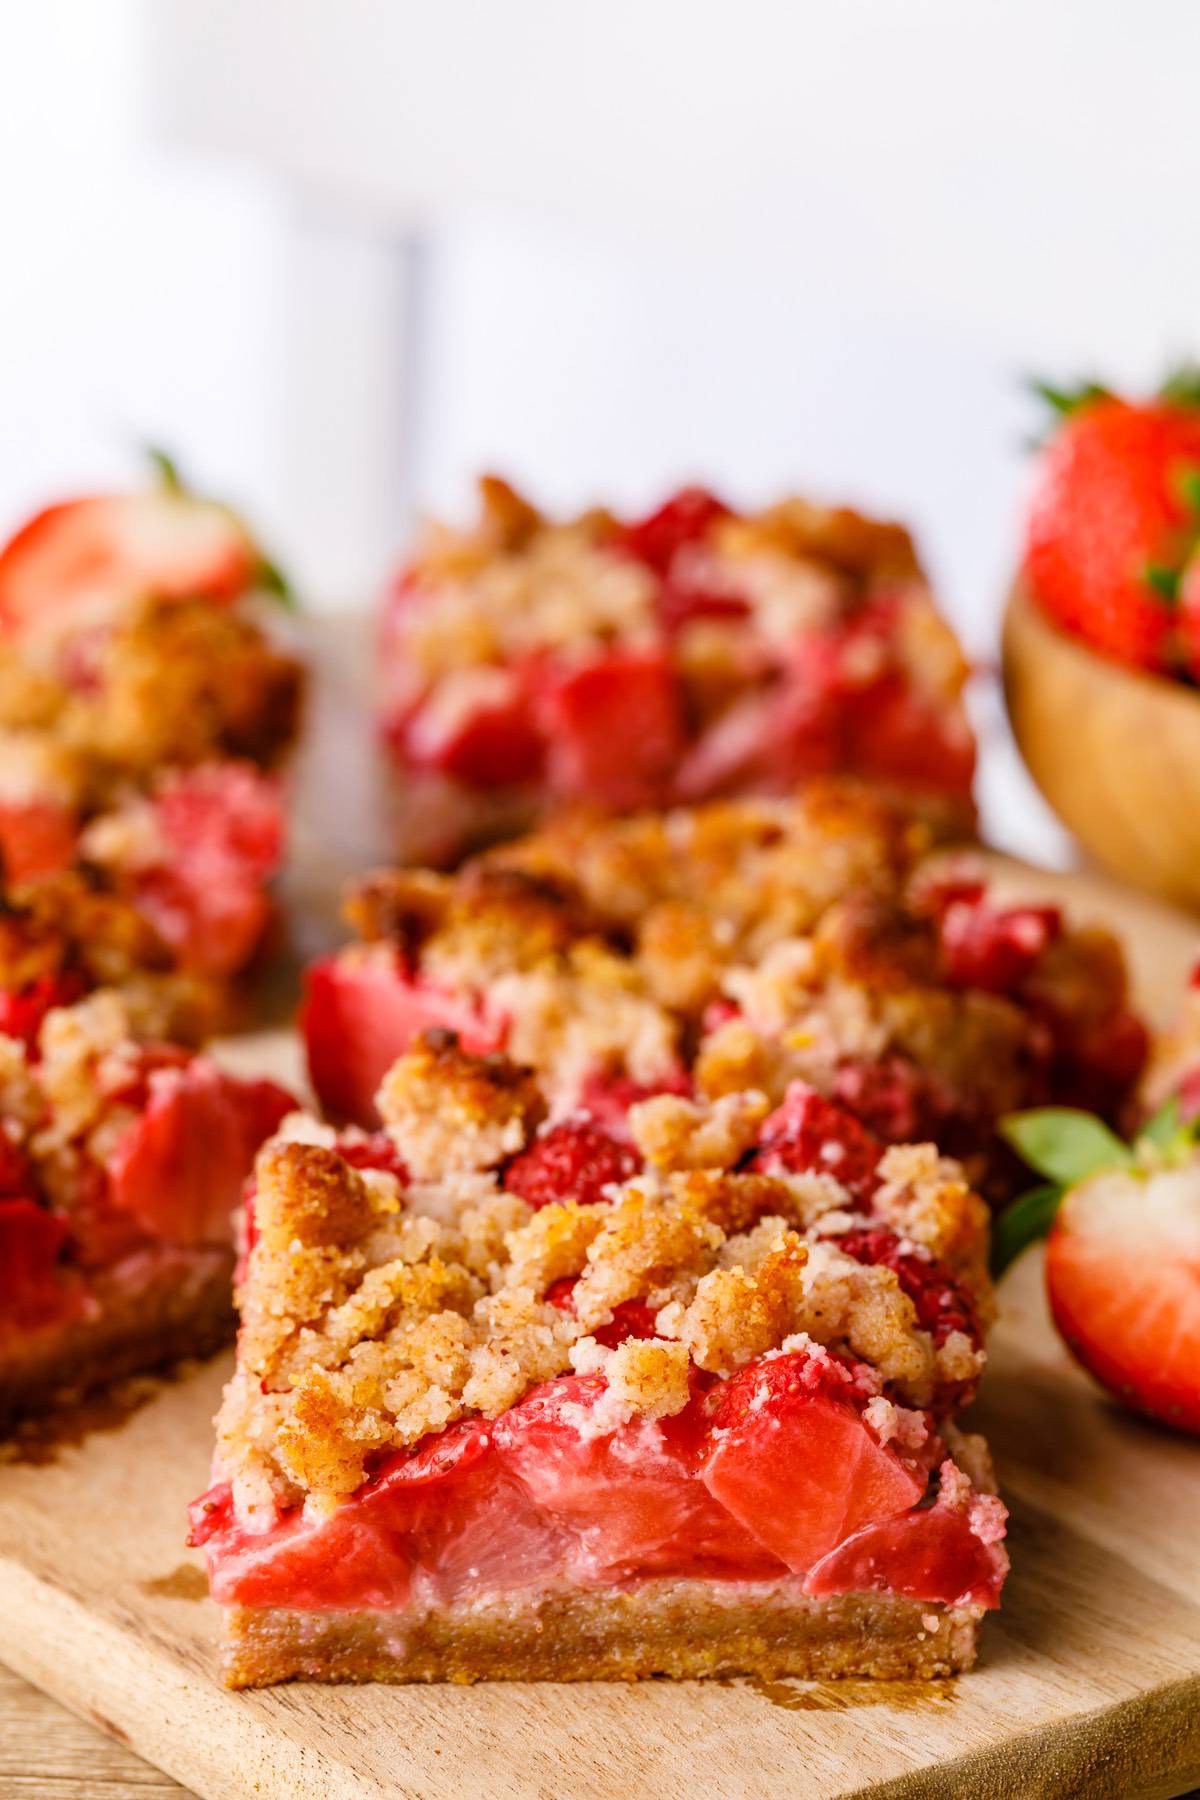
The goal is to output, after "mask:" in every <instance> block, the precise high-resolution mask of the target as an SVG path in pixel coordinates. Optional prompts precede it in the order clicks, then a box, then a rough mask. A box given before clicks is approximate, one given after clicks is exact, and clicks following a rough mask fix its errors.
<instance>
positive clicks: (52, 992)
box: [0, 969, 87, 1051]
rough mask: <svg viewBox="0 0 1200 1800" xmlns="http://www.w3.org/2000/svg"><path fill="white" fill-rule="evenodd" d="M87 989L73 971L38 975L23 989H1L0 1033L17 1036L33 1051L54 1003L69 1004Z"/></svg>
mask: <svg viewBox="0 0 1200 1800" xmlns="http://www.w3.org/2000/svg"><path fill="white" fill-rule="evenodd" d="M86 992H87V983H86V981H85V980H84V979H83V976H82V975H79V974H77V973H76V972H75V971H74V970H70V969H68V970H60V971H59V973H58V974H57V975H39V976H38V978H37V980H36V981H31V982H30V983H29V984H28V986H26V987H23V988H0V1036H4V1037H12V1038H17V1039H19V1041H20V1042H21V1043H23V1044H24V1045H25V1047H26V1049H27V1050H31V1051H32V1050H36V1048H37V1040H38V1033H39V1032H40V1031H41V1029H42V1020H43V1019H44V1018H45V1016H46V1014H47V1013H48V1012H50V1011H51V1010H52V1008H54V1007H56V1006H70V1005H71V1004H72V1002H73V1001H75V1000H79V999H81V998H82V997H83V995H84V994H85V993H86Z"/></svg>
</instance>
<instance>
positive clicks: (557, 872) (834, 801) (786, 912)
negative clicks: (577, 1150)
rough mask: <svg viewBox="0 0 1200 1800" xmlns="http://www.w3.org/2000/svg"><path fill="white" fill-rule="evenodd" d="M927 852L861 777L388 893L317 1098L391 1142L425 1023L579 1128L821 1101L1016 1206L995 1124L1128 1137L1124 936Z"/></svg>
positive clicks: (376, 899) (555, 843)
mask: <svg viewBox="0 0 1200 1800" xmlns="http://www.w3.org/2000/svg"><path fill="white" fill-rule="evenodd" d="M929 848H930V836H929V832H928V830H927V828H926V827H925V825H924V824H923V823H922V822H921V821H919V820H918V819H916V818H915V817H914V816H913V814H912V813H911V812H909V811H906V810H904V809H902V808H898V807H895V806H893V805H890V804H888V803H885V802H883V801H882V800H881V799H880V798H879V797H878V796H876V795H874V794H872V793H870V792H868V791H867V790H865V789H864V788H862V787H861V786H858V785H856V784H854V783H850V782H847V781H844V780H842V781H827V782H826V781H823V782H814V783H812V784H810V785H809V786H808V787H807V788H806V789H805V790H804V791H803V793H802V794H801V795H800V796H799V797H798V798H795V799H792V800H786V801H785V800H779V801H770V800H740V801H718V802H712V803H710V804H708V805H706V806H699V807H695V808H687V809H679V810H677V811H675V812H672V813H667V814H665V815H663V814H646V815H639V816H635V817H632V818H628V819H621V820H597V819H568V820H565V821H560V822H558V823H556V824H551V825H547V826H545V827H543V829H542V830H540V831H538V832H535V833H533V834H532V835H530V836H529V837H528V838H525V839H521V840H518V841H516V842H514V843H512V844H509V845H505V846H504V847H503V848H501V849H498V850H496V851H493V852H491V853H489V854H488V855H485V856H483V857H480V858H478V859H476V860H474V861H472V862H469V863H467V864H465V865H464V866H463V868H462V869H461V870H460V871H459V872H458V873H457V874H456V875H454V876H446V875H439V874H434V873H430V872H427V871H401V872H392V873H384V874H381V875H379V876H377V877H375V878H374V879H373V880H371V881H369V882H367V883H366V884H365V885H364V886H363V887H362V888H361V889H360V891H359V892H358V894H357V895H356V896H355V897H354V899H353V900H352V902H351V905H350V909H349V911H350V916H351V918H352V920H353V921H354V923H355V924H356V925H357V926H358V928H359V931H360V933H361V940H362V941H361V942H359V943H356V944H352V945H349V946H347V947H346V948H344V949H343V950H341V951H339V952H337V953H336V954H334V955H333V956H331V957H328V958H326V959H325V960H324V961H322V962H319V963H317V964H315V965H314V966H313V967H312V969H310V971H309V973H308V978H307V1000H306V1005H305V1008H304V1013H303V1020H302V1024H303V1029H304V1033H305V1036H306V1040H307V1045H308V1055H309V1062H310V1067H311V1071H312V1077H313V1083H314V1086H315V1088H316V1090H317V1093H318V1094H319V1096H320V1097H321V1100H322V1102H323V1104H324V1105H325V1107H326V1109H327V1110H328V1111H329V1113H330V1114H331V1116H333V1117H335V1118H341V1119H352V1120H355V1121H356V1122H358V1123H360V1124H363V1125H367V1124H370V1123H371V1122H373V1121H374V1120H375V1119H376V1116H377V1115H376V1112H375V1106H374V1096H375V1092H376V1089H377V1088H378V1085H379V1082H380V1081H381V1080H382V1078H383V1075H384V1073H385V1071H386V1069H387V1068H388V1066H389V1064H390V1063H391V1061H392V1060H393V1059H394V1058H395V1057H396V1056H398V1055H399V1054H400V1053H401V1052H402V1051H403V1050H404V1049H405V1048H406V1046H407V1044H408V1043H409V1042H410V1041H411V1038H412V1036H413V1034H414V1033H415V1032H416V1031H418V1030H420V1029H422V1028H424V1027H425V1026H428V1025H442V1026H445V1027H447V1028H449V1029H451V1030H454V1031H456V1032H458V1033H459V1034H460V1036H461V1037H462V1040H463V1043H464V1044H465V1045H466V1046H467V1047H468V1048H470V1049H474V1050H489V1049H490V1050H496V1049H501V1048H504V1049H507V1050H508V1051H509V1052H510V1053H511V1054H512V1055H513V1056H514V1057H516V1058H517V1060H519V1061H521V1062H524V1063H528V1064H530V1065H531V1066H532V1067H533V1068H535V1069H536V1070H537V1071H538V1074H539V1077H540V1079H541V1080H542V1081H543V1082H544V1083H545V1084H546V1086H547V1089H548V1091H549V1093H550V1097H551V1100H552V1103H553V1104H554V1105H555V1107H556V1108H559V1109H561V1108H564V1107H569V1106H572V1105H575V1104H577V1103H579V1102H581V1101H582V1102H585V1103H586V1104H588V1105H589V1106H590V1107H592V1109H593V1110H595V1109H597V1108H600V1107H602V1106H603V1105H604V1103H605V1096H606V1095H607V1096H615V1097H616V1099H617V1100H620V1099H621V1097H622V1096H624V1097H625V1098H626V1099H627V1098H628V1097H629V1094H630V1092H631V1091H638V1092H640V1093H642V1094H643V1095H644V1094H646V1093H649V1092H653V1091H656V1090H661V1089H664V1088H667V1089H672V1088H673V1089H676V1090H680V1091H686V1092H692V1093H695V1094H696V1095H698V1096H706V1097H708V1098H715V1097H718V1096H719V1095H721V1094H723V1093H725V1092H727V1091H735V1092H736V1091H738V1090H741V1089H746V1088H756V1089H759V1090H761V1091H763V1092H765V1093H767V1094H768V1096H769V1097H771V1098H772V1099H775V1100H779V1099H781V1098H782V1096H783V1093H784V1091H785V1090H786V1087H787V1085H788V1083H789V1082H790V1081H792V1080H797V1079H800V1080H804V1081H807V1082H810V1083H812V1084H813V1085H815V1086H816V1087H817V1088H819V1089H820V1090H821V1091H822V1092H823V1093H826V1094H828V1095H829V1096H830V1097H833V1098H836V1099H837V1100H838V1101H839V1102H840V1103H841V1104H843V1105H844V1106H847V1107H848V1108H849V1109H850V1110H851V1111H853V1112H854V1113H856V1114H857V1115H858V1116H859V1117H860V1118H861V1119H862V1120H863V1122H864V1123H865V1124H867V1125H868V1126H869V1127H870V1128H871V1129H872V1130H873V1131H874V1132H875V1133H876V1134H877V1135H878V1136H880V1137H882V1138H883V1139H885V1140H886V1141H888V1142H905V1141H912V1140H916V1139H930V1140H932V1141H933V1142H935V1143H937V1144H938V1146H939V1148H941V1149H942V1150H943V1151H945V1152H947V1153H948V1154H951V1155H956V1156H958V1157H960V1158H962V1159H964V1160H965V1161H966V1162H967V1164H968V1173H969V1174H970V1176H971V1178H972V1179H974V1180H976V1181H977V1182H982V1183H984V1184H985V1185H986V1187H987V1189H988V1191H989V1193H992V1194H994V1195H995V1196H996V1197H1002V1196H1003V1195H1004V1194H1005V1193H1006V1192H1007V1191H1008V1188H1009V1186H1010V1185H1011V1181H1012V1178H1013V1172H1014V1170H1013V1165H1012V1164H1011V1163H1010V1162H1009V1161H1008V1159H1007V1152H1005V1151H1004V1149H1003V1146H1002V1145H1001V1144H1000V1143H999V1141H998V1140H997V1138H996V1136H995V1130H994V1128H995V1124H996V1121H997V1120H998V1119H999V1118H1000V1117H1001V1116H1002V1115H1003V1114H1004V1113H1006V1112H1008V1111H1011V1110H1014V1109H1016V1108H1019V1107H1023V1106H1031V1105H1037V1104H1042V1103H1046V1102H1049V1101H1056V1102H1059V1103H1062V1104H1073V1105H1080V1106H1086V1107H1088V1108H1090V1109H1092V1110H1094V1111H1097V1112H1099V1113H1102V1114H1104V1115H1105V1116H1108V1117H1114V1116H1115V1115H1117V1114H1118V1113H1119V1112H1120V1110H1121V1108H1122V1106H1123V1105H1124V1103H1125V1101H1126V1099H1127V1097H1128V1095H1129V1093H1130V1091H1131V1089H1132V1086H1133V1084H1134V1083H1135V1081H1136V1078H1137V1075H1138V1072H1139V1070H1140V1068H1141V1064H1142V1061H1143V1059H1144V1056H1145V1050H1146V1033H1145V1030H1144V1028H1143V1026H1142V1025H1141V1023H1140V1021H1139V1020H1138V1019H1137V1018H1136V1017H1135V1016H1134V1015H1133V1013H1132V1012H1131V1010H1130V1003H1129V997H1128V989H1127V981H1126V974H1125V967H1124V962H1123V959H1122V955H1121V951H1120V948H1119V946H1118V944H1117V942H1116V940H1115V939H1114V938H1113V937H1112V936H1111V934H1109V933H1108V932H1106V931H1102V930H1097V929H1092V928H1079V927H1074V926H1072V925H1070V924H1069V923H1068V922H1067V921H1066V920H1065V918H1064V917H1063V916H1062V914H1061V913H1060V912H1059V911H1058V909H1057V908H1054V907H1048V906H1028V905H1018V906H1014V905H1006V904H1004V903H1002V902H1000V901H998V900H997V899H995V898H994V897H993V896H992V895H991V894H990V892H989V890H988V886H987V883H986V881H985V880H984V878H983V877H982V875H980V873H979V871H978V870H977V869H973V868H972V867H971V866H970V865H969V864H968V863H967V862H965V861H963V860H955V861H947V860H945V859H944V858H943V860H941V861H940V862H938V863H934V864H931V863H930V862H929V859H928V852H929Z"/></svg>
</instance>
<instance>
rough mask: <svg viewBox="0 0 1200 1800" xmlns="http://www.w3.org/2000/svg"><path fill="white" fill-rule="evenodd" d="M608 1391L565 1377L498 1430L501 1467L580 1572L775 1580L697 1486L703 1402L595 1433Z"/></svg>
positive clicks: (771, 1567)
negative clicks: (564, 1541)
mask: <svg viewBox="0 0 1200 1800" xmlns="http://www.w3.org/2000/svg"><path fill="white" fill-rule="evenodd" d="M605 1388H606V1383H605V1380H604V1377H603V1376H602V1375H587V1376H570V1375H568V1376H562V1377H560V1378H559V1379H558V1380H557V1381H551V1382H547V1383H546V1384H545V1385H544V1386H543V1387H540V1388H535V1389H534V1391H533V1392H532V1393H531V1394H529V1395H528V1396H527V1397H526V1398H525V1399H524V1400H523V1401H522V1402H521V1403H520V1405H519V1406H515V1407H514V1408H513V1409H512V1410H511V1411H510V1412H507V1413H505V1414H504V1415H503V1416H502V1417H501V1418H500V1419H498V1420H497V1421H496V1425H495V1432H494V1435H495V1440H496V1448H497V1452H498V1454H499V1456H500V1458H501V1461H502V1462H503V1463H504V1465H505V1467H506V1468H508V1469H509V1470H510V1471H511V1472H512V1473H513V1474H514V1475H516V1476H517V1478H518V1479H519V1480H520V1482H521V1484H522V1486H523V1487H524V1488H525V1489H526V1491H527V1492H528V1493H529V1495H530V1496H531V1498H532V1499H533V1500H534V1501H535V1502H536V1504H537V1505H538V1507H539V1508H540V1509H541V1511H542V1512H543V1513H545V1514H546V1515H547V1516H548V1517H550V1518H551V1519H553V1520H554V1521H555V1523H556V1524H557V1525H558V1526H559V1527H561V1528H563V1529H566V1530H569V1531H570V1532H571V1533H572V1535H573V1536H574V1537H575V1538H576V1540H577V1542H578V1545H579V1550H578V1552H577V1555H578V1556H579V1559H580V1561H581V1564H582V1567H581V1569H580V1573H581V1574H583V1575H585V1576H588V1575H590V1576H591V1577H592V1578H594V1579H597V1580H602V1581H612V1580H620V1579H622V1578H624V1577H626V1576H633V1575H639V1576H640V1575H648V1574H660V1575H661V1574H667V1573H670V1572H672V1571H677V1570H678V1571H682V1570H687V1571H690V1572H693V1573H695V1572H697V1571H708V1572H714V1571H718V1570H725V1571H727V1572H730V1573H733V1572H736V1573H738V1574H743V1575H747V1576H749V1575H756V1574H772V1573H779V1563H778V1561H777V1559H776V1558H775V1557H774V1556H772V1555H771V1554H770V1552H769V1551H767V1550H764V1549H763V1546H762V1545H761V1544H760V1543H759V1542H758V1541H757V1540H756V1538H755V1537H754V1536H752V1535H751V1534H750V1533H748V1532H747V1531H746V1530H745V1529H744V1528H743V1527H742V1526H741V1525H740V1524H738V1523H737V1521H736V1520H734V1519H733V1518H731V1517H730V1515H729V1513H728V1512H727V1511H726V1510H725V1508H724V1507H723V1506H722V1505H720V1504H719V1503H718V1502H717V1501H715V1500H714V1499H713V1497H712V1496H711V1494H710V1493H709V1492H708V1491H707V1490H706V1488H705V1487H704V1485H703V1483H702V1482H701V1481H699V1480H698V1479H697V1476H698V1473H699V1467H700V1462H701V1459H702V1455H703V1446H704V1441H705V1426H704V1418H703V1412H702V1409H701V1406H700V1403H699V1402H698V1401H693V1402H692V1403H691V1404H690V1405H689V1406H688V1408H687V1409H686V1410H685V1411H684V1412H683V1413H680V1414H677V1415H676V1416H675V1417H674V1418H670V1419H658V1420H654V1419H646V1418H640V1419H636V1420H633V1421H631V1422H630V1423H629V1424H627V1425H619V1426H618V1427H617V1429H616V1430H615V1431H609V1432H601V1433H598V1434H592V1433H591V1432H590V1431H589V1429H588V1423H589V1418H590V1415H591V1414H593V1413H594V1411H595V1409H596V1408H597V1406H598V1405H600V1404H601V1402H602V1400H603V1397H604V1393H605Z"/></svg>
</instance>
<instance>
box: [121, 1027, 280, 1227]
mask: <svg viewBox="0 0 1200 1800" xmlns="http://www.w3.org/2000/svg"><path fill="white" fill-rule="evenodd" d="M149 1085H150V1098H149V1102H148V1104H147V1106H146V1109H145V1111H144V1113H143V1114H142V1116H141V1117H140V1118H138V1119H135V1120H134V1122H133V1124H131V1125H130V1126H128V1127H127V1129H126V1130H125V1131H124V1133H123V1134H122V1135H121V1137H120V1138H119V1139H118V1140H117V1143H116V1146H115V1148H114V1149H113V1151H112V1152H111V1154H110V1156H109V1157H108V1159H107V1166H108V1174H109V1187H110V1195H111V1199H112V1203H113V1205H114V1206H115V1207H117V1208H119V1209H120V1210H121V1211H123V1212H125V1213H128V1214H129V1215H130V1216H131V1217H132V1218H134V1219H136V1220H137V1222H138V1224H139V1225H141V1226H142V1227H143V1229H145V1230H146V1231H148V1232H150V1233H151V1234H152V1235H153V1236H155V1237H158V1238H161V1239H163V1240H164V1241H165V1242H167V1243H172V1244H205V1243H218V1244H219V1243H225V1242H227V1241H228V1240H229V1237H230V1232H231V1225H230V1220H231V1215H232V1213H233V1211H234V1208H235V1207H236V1206H237V1204H238V1202H239V1200H240V1199H241V1193H242V1184H243V1182H244V1181H245V1179H246V1177H247V1175H249V1173H250V1170H251V1168H252V1166H253V1163H254V1157H255V1153H256V1152H257V1150H258V1148H259V1146H260V1144H262V1143H263V1141H264V1140H265V1139H266V1138H268V1137H270V1135H271V1133H272V1132H273V1131H275V1130H276V1128H277V1127H278V1125H279V1123H280V1121H281V1120H282V1118H283V1117H284V1115H285V1113H288V1112H290V1111H291V1110H292V1109H293V1107H294V1106H295V1104H296V1103H295V1101H294V1100H293V1098H292V1096H291V1095H290V1094H288V1093H287V1092H285V1090H284V1089H283V1088H281V1087H277V1086H276V1084H275V1083H274V1082H273V1081H238V1080H235V1079H234V1077H233V1076H230V1075H226V1074H224V1073H223V1072H222V1071H221V1070H220V1069H218V1068H217V1067H216V1066H215V1065H214V1064H213V1063H210V1062H209V1061H208V1060H207V1058H204V1057H196V1058H194V1059H193V1060H192V1061H191V1062H189V1063H188V1064H187V1066H186V1067H184V1068H164V1069H160V1070H159V1071H157V1073H155V1074H154V1075H152V1076H151V1078H150V1084H149Z"/></svg>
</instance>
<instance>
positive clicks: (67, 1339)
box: [0, 992, 293, 1425]
mask: <svg viewBox="0 0 1200 1800" xmlns="http://www.w3.org/2000/svg"><path fill="white" fill-rule="evenodd" d="M292 1104H293V1103H292V1100H291V1097H290V1096H289V1095H288V1094H287V1093H285V1092H284V1090H283V1089H282V1088H279V1087H276V1086H275V1084H274V1083H273V1082H269V1081H243V1080H237V1079H235V1078H233V1077H232V1076H230V1075H227V1074H225V1073H223V1072H222V1071H221V1070H220V1069H218V1068H217V1066H216V1065H215V1064H214V1063H213V1062H211V1061H210V1060H209V1059H208V1058H207V1057H204V1056H195V1055H189V1054H188V1053H187V1052H186V1051H183V1050H180V1049H176V1048H174V1047H171V1046H168V1045H164V1044H148V1043H146V1042H144V1041H142V1040H140V1039H138V1038H137V1037H136V1036H135V1035H134V1034H133V1032H132V1030H131V1028H130V1022H129V1019H128V1016H127V1014H126V1011H125V1008H124V1007H123V1006H122V1004H121V1002H120V1001H119V1000H118V998H117V997H116V995H114V994H112V993H104V992H100V993H95V994H93V995H91V996H90V997H89V998H88V999H86V1000H83V1001H80V1002H79V1003H78V1004H76V1005H73V1006H65V1007H56V1008H54V1009H53V1010H51V1011H49V1012H48V1013H47V1014H46V1015H45V1017H44V1018H43V1019H42V1020H41V1021H40V1023H39V1025H38V1026H37V1028H36V1030H31V1031H30V1033H29V1042H28V1043H22V1042H20V1041H18V1039H17V1038H16V1037H14V1036H11V1035H0V1425H2V1424H6V1423H8V1422H10V1421H11V1420H12V1419H13V1418H14V1417H16V1416H17V1415H19V1414H22V1413H28V1412H30V1411H35V1410H38V1409H39V1408H41V1407H42V1406H44V1405H46V1404H47V1403H48V1402H49V1401H50V1400H51V1399H52V1398H54V1397H55V1396H56V1395H57V1394H59V1393H60V1392H65V1391H69V1392H79V1391H83V1390H85V1389H88V1388H92V1387H95V1386H98V1385H99V1384H101V1383H103V1382H105V1381H108V1380H111V1379H113V1378H115V1377H116V1376H118V1375H125V1374H129V1373H132V1372H134V1371H137V1370H141V1369H146V1368H152V1367H154V1366H155V1365H157V1364H159V1363H162V1362H164V1361H168V1360H170V1359H171V1358H173V1357H177V1356H181V1355H184V1354H193V1353H195V1354H198V1353H200V1352H203V1351H207V1350H211V1349H213V1348H215V1346H216V1345H217V1344H218V1343H220V1342H221V1341H223V1339H224V1338H225V1337H226V1336H227V1335H228V1333H229V1330H230V1327H231V1313H232V1308H231V1289H232V1279H231V1278H232V1273H233V1260H234V1258H233V1223H232V1221H233V1214H234V1210H235V1208H236V1207H237V1206H238V1205H239V1204H240V1200H241V1190H242V1184H243V1181H244V1179H245V1177H246V1176H247V1175H248V1174H249V1172H250V1169H251V1166H252V1164H253V1159H254V1154H255V1151H256V1150H257V1149H258V1146H259V1145H260V1144H261V1143H262V1142H263V1140H264V1139H265V1138H267V1137H269V1136H270V1134H271V1133H272V1132H273V1131H274V1130H275V1129H276V1128H277V1127H278V1125H279V1123H280V1121H281V1120H282V1118H283V1117H284V1115H285V1114H286V1113H287V1112H288V1110H289V1109H290V1107H291V1106H292Z"/></svg>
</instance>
